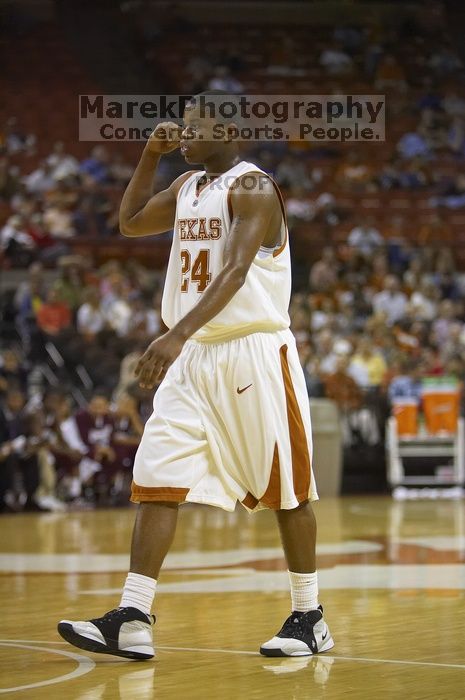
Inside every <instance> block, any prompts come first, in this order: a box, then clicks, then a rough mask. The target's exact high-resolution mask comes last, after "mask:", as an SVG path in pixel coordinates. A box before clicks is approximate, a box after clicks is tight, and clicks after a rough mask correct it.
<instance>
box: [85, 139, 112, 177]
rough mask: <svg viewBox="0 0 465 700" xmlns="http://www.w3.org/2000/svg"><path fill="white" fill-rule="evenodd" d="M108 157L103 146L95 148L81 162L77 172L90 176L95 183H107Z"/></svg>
mask: <svg viewBox="0 0 465 700" xmlns="http://www.w3.org/2000/svg"><path fill="white" fill-rule="evenodd" d="M108 167H109V155H108V151H107V150H106V148H105V147H104V146H95V147H94V148H93V149H92V152H91V155H90V157H89V158H86V159H85V160H83V161H82V163H81V165H80V167H79V170H80V172H81V173H82V174H83V175H90V177H91V178H92V179H93V180H95V181H96V182H100V183H102V184H106V183H107V182H108Z"/></svg>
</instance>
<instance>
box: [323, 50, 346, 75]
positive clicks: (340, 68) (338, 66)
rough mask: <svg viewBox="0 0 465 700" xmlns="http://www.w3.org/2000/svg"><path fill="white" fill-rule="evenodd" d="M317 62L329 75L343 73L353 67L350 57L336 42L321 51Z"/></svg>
mask: <svg viewBox="0 0 465 700" xmlns="http://www.w3.org/2000/svg"><path fill="white" fill-rule="evenodd" d="M319 63H320V66H323V68H324V69H325V70H326V72H327V73H328V74H329V75H344V74H346V73H350V72H351V71H352V68H353V61H352V59H351V57H350V56H349V54H348V53H346V52H345V51H343V50H342V48H340V46H339V45H338V44H337V43H335V44H334V45H333V46H332V47H329V48H327V49H324V50H323V51H322V52H321V54H320V58H319Z"/></svg>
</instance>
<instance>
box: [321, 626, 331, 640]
mask: <svg viewBox="0 0 465 700" xmlns="http://www.w3.org/2000/svg"><path fill="white" fill-rule="evenodd" d="M328 631H329V630H328V628H326V630H325V633H324V634H322V635H321V641H322V642H324V641H325V639H326V637H327V636H328Z"/></svg>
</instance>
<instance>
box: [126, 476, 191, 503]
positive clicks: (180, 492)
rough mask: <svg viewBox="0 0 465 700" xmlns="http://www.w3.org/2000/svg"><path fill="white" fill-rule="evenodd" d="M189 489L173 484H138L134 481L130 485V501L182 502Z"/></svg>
mask: <svg viewBox="0 0 465 700" xmlns="http://www.w3.org/2000/svg"><path fill="white" fill-rule="evenodd" d="M188 493H189V489H183V488H177V487H174V486H138V484H135V483H134V481H133V482H132V485H131V501H132V502H133V503H141V502H143V501H173V502H174V503H182V502H183V501H185V500H186V496H187V494H188Z"/></svg>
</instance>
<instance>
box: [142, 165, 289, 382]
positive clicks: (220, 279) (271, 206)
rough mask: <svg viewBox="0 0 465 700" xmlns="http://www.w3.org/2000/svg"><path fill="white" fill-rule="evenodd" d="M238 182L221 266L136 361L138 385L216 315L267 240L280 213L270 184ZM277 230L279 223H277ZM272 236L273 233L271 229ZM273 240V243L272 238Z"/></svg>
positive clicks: (157, 374)
mask: <svg viewBox="0 0 465 700" xmlns="http://www.w3.org/2000/svg"><path fill="white" fill-rule="evenodd" d="M247 185H249V189H246V188H245V187H241V186H240V185H239V186H238V187H237V188H235V189H234V190H233V191H232V192H231V204H232V209H233V221H232V225H231V231H230V234H229V238H228V242H227V245H226V247H225V253H224V267H223V269H222V270H221V272H220V273H219V274H218V275H217V277H216V278H215V279H214V280H213V281H212V282H211V284H210V285H209V286H208V287H207V288H206V290H205V291H204V292H203V294H202V297H201V298H200V300H199V302H198V303H197V304H196V305H195V306H194V308H193V309H191V311H189V313H187V314H186V315H185V316H184V318H182V319H181V320H180V321H179V322H178V323H177V324H176V325H175V326H174V327H173V328H172V329H171V330H169V331H168V332H167V333H165V335H163V336H162V337H161V338H158V339H157V340H154V341H153V342H152V343H151V344H150V345H149V347H148V349H147V350H146V352H145V353H144V355H143V356H142V357H141V359H140V360H139V363H138V365H137V367H136V374H138V375H139V382H140V384H141V386H144V387H148V388H151V387H152V386H153V385H154V384H155V382H156V380H157V379H160V378H161V377H163V376H164V374H165V373H166V371H167V369H168V367H169V366H170V365H171V364H172V363H173V362H174V360H175V359H176V357H177V356H178V355H179V353H180V352H181V350H182V346H183V345H184V343H185V341H186V340H187V339H188V338H190V337H191V336H192V335H193V334H194V333H195V332H196V331H198V330H199V328H201V327H202V326H204V325H205V324H206V323H208V321H210V320H211V319H212V318H213V317H214V316H216V315H217V314H218V313H219V312H220V311H221V310H222V309H223V308H224V307H225V306H226V304H228V303H229V301H231V299H232V298H233V296H234V295H235V294H236V292H238V291H239V289H240V288H241V287H242V285H243V284H244V282H245V278H246V276H247V272H248V270H249V268H250V266H251V264H252V261H253V259H254V258H255V256H256V254H257V252H258V249H259V248H260V246H261V245H262V243H263V242H264V241H265V242H266V243H268V242H269V241H268V239H269V230H270V226H271V225H272V224H274V222H275V221H280V220H281V219H280V217H281V212H280V208H279V203H278V200H277V196H276V193H275V191H274V187H273V184H272V183H271V181H270V180H268V179H266V180H265V179H264V178H263V177H259V176H258V175H257V186H256V188H254V189H252V190H251V189H250V174H249V180H248V181H247ZM277 228H278V230H279V226H277ZM272 235H273V236H275V233H274V232H272ZM273 242H277V241H275V240H273Z"/></svg>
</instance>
